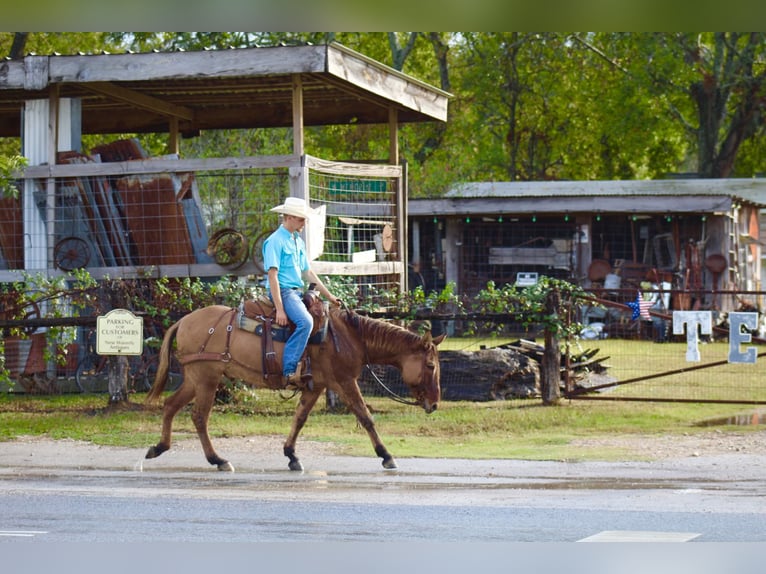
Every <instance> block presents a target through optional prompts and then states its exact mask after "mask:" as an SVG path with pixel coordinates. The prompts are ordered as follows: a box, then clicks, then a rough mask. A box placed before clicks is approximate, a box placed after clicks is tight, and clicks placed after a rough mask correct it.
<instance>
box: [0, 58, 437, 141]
mask: <svg viewBox="0 0 766 574" xmlns="http://www.w3.org/2000/svg"><path fill="white" fill-rule="evenodd" d="M298 80H300V83H301V85H302V88H303V125H305V126H317V125H340V124H355V123H357V124H388V123H389V119H390V117H391V116H390V115H389V111H390V110H391V109H394V110H396V111H397V121H398V122H400V123H404V122H427V121H446V119H447V102H448V99H449V97H450V95H449V94H448V93H446V92H444V91H442V90H440V89H438V88H435V87H433V86H431V85H429V84H426V83H424V82H421V81H419V80H417V79H415V78H413V77H411V76H408V75H406V74H403V73H401V72H398V71H396V70H394V69H392V68H389V67H388V66H385V65H383V64H381V63H380V62H377V61H375V60H372V59H370V58H367V57H366V56H363V55H361V54H359V53H357V52H354V51H353V50H350V49H348V48H346V47H344V46H342V45H340V44H337V43H332V44H327V45H319V46H310V45H307V46H277V47H268V48H266V47H262V48H246V49H229V50H208V51H195V52H151V53H129V54H96V55H72V56H66V55H51V56H35V55H29V56H26V57H25V58H24V59H23V60H6V61H2V62H0V137H18V136H19V134H20V128H21V110H22V109H23V105H24V102H25V101H26V100H30V99H39V98H48V97H50V95H51V94H52V93H55V90H58V97H60V98H78V99H79V100H80V102H81V105H82V133H84V134H87V133H145V132H159V133H162V132H167V131H168V129H169V123H170V121H171V118H176V119H177V120H178V130H179V131H180V132H181V133H182V134H194V133H196V132H198V131H199V130H204V129H223V128H255V127H264V128H269V127H292V126H293V86H294V84H295V82H297V81H298Z"/></svg>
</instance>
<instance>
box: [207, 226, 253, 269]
mask: <svg viewBox="0 0 766 574" xmlns="http://www.w3.org/2000/svg"><path fill="white" fill-rule="evenodd" d="M207 252H208V255H210V256H211V257H212V258H213V259H215V262H216V263H218V265H221V266H222V267H231V268H233V269H237V268H239V267H241V266H242V265H243V264H244V263H245V261H247V256H248V253H249V246H248V242H247V237H245V236H244V235H243V234H242V233H240V232H239V231H237V230H236V229H232V228H230V227H226V228H224V229H219V230H218V231H216V232H215V233H214V234H213V235H212V236H211V237H210V240H209V241H208V243H207Z"/></svg>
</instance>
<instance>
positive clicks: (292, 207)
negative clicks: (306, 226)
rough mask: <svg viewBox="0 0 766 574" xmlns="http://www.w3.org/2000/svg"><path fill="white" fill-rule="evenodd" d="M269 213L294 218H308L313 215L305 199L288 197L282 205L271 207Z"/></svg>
mask: <svg viewBox="0 0 766 574" xmlns="http://www.w3.org/2000/svg"><path fill="white" fill-rule="evenodd" d="M271 211H274V212H276V213H281V214H283V215H294V216H295V217H305V218H307V219H308V218H309V217H311V216H312V215H314V210H313V209H311V207H309V205H308V203H307V202H306V200H305V199H301V198H300V197H288V198H286V199H285V202H284V203H283V204H282V205H277V206H276V207H272V208H271Z"/></svg>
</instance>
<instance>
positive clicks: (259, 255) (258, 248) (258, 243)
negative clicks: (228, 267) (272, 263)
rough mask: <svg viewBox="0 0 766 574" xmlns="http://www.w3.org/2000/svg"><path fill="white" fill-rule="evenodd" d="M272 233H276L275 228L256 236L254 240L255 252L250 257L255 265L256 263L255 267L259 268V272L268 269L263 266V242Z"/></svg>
mask: <svg viewBox="0 0 766 574" xmlns="http://www.w3.org/2000/svg"><path fill="white" fill-rule="evenodd" d="M272 233H274V230H273V229H272V230H269V231H264V232H263V233H261V234H260V235H259V236H258V237H256V238H255V241H253V252H252V254H251V256H250V259H251V260H252V262H253V265H255V268H256V269H257V270H258V273H262V274H265V273H266V269H264V268H263V242H264V241H266V239H268V237H269V235H271V234H272Z"/></svg>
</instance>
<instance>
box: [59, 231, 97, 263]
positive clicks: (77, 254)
mask: <svg viewBox="0 0 766 574" xmlns="http://www.w3.org/2000/svg"><path fill="white" fill-rule="evenodd" d="M89 260H90V248H89V247H88V244H87V243H86V242H85V240H83V239H80V238H79V237H73V236H72V237H64V239H62V240H61V241H59V242H58V243H56V246H55V247H54V248H53V262H54V264H55V265H56V267H58V268H59V269H62V270H64V271H73V270H75V269H82V268H83V267H85V266H86V265H87V264H88V261H89Z"/></svg>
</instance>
